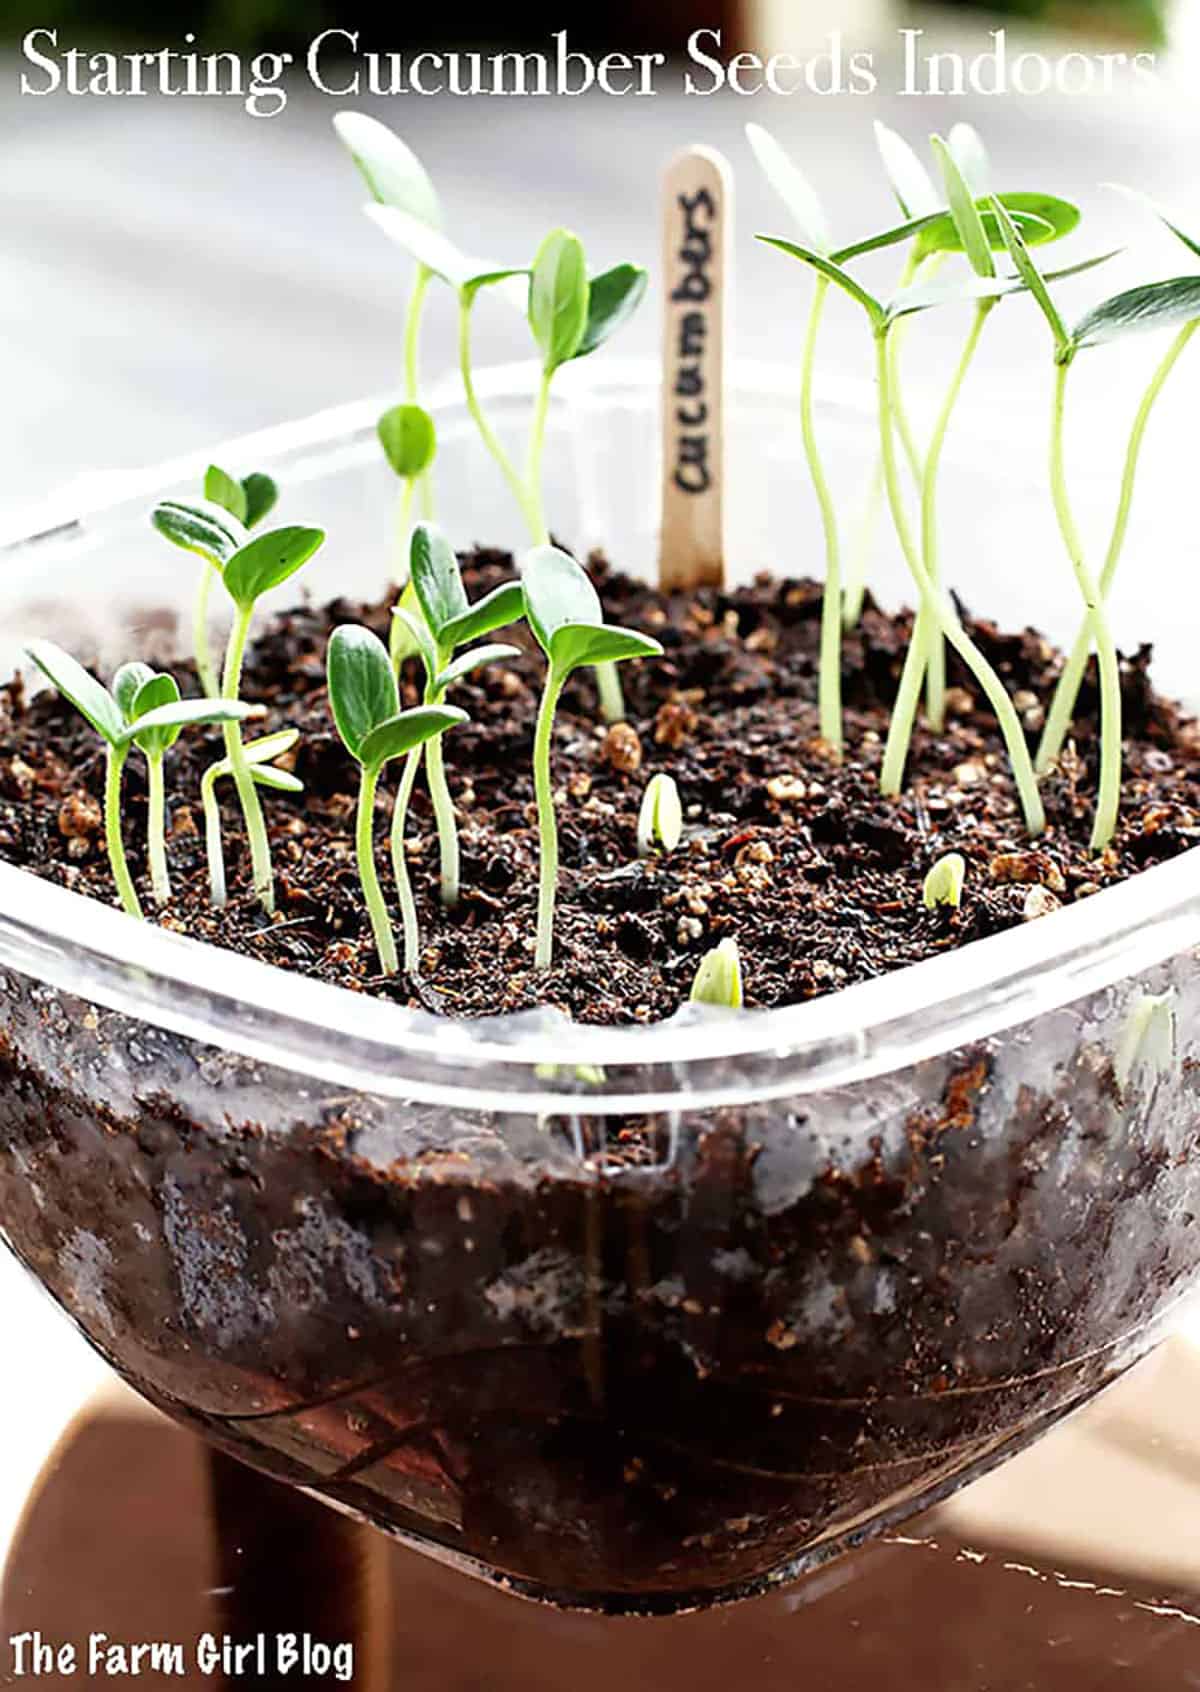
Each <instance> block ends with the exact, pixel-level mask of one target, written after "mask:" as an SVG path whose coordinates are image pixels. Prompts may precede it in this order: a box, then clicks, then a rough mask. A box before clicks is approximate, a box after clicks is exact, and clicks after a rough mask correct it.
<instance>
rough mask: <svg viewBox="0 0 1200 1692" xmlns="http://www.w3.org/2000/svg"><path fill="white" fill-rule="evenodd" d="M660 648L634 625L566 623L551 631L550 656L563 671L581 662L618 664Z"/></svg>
mask: <svg viewBox="0 0 1200 1692" xmlns="http://www.w3.org/2000/svg"><path fill="white" fill-rule="evenodd" d="M661 652H662V646H661V645H660V644H659V642H658V641H657V640H653V639H652V638H651V637H650V636H649V635H643V634H638V633H637V632H636V630H634V629H622V628H617V627H612V626H610V625H609V624H607V623H600V624H596V625H591V626H589V625H588V624H586V623H568V624H566V625H565V626H564V627H563V628H560V629H556V630H555V632H554V634H553V635H551V637H550V650H549V658H550V662H551V664H552V665H553V667H554V668H555V669H556V670H558V671H560V672H562V673H565V672H567V671H569V670H576V669H578V668H579V666H580V665H581V664H619V663H621V662H622V660H623V659H626V658H657V657H658V656H659V655H660V654H661Z"/></svg>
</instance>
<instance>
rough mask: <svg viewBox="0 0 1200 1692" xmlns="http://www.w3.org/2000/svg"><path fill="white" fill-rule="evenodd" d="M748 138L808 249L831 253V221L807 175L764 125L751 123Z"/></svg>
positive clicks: (765, 173)
mask: <svg viewBox="0 0 1200 1692" xmlns="http://www.w3.org/2000/svg"><path fill="white" fill-rule="evenodd" d="M746 139H747V141H749V143H750V146H751V149H752V151H753V153H754V156H755V158H756V159H757V160H758V163H759V166H760V167H761V169H762V173H763V175H764V176H765V177H766V179H767V181H768V182H769V183H770V184H771V187H772V188H774V190H775V192H776V193H777V194H778V195H779V198H780V199H781V200H782V201H783V203H784V205H785V206H786V207H787V209H788V210H789V211H790V212H791V214H792V216H793V217H794V218H795V220H796V223H797V225H798V226H799V229H800V234H801V236H802V237H803V239H804V244H805V246H808V247H811V248H812V249H813V251H814V252H817V253H828V252H829V251H830V249H831V248H832V246H833V236H832V234H831V232H830V228H829V219H828V218H827V217H826V216H825V208H824V206H822V204H821V201H820V198H819V196H818V194H817V192H816V190H815V189H814V188H813V186H812V184H811V183H810V182H809V180H808V178H807V176H805V174H804V172H803V171H802V170H801V169H800V167H799V165H797V164H795V163H793V161H792V159H791V158H789V156H788V154H787V153H786V152H785V151H784V150H783V148H782V147H781V146H780V145H779V143H778V141H776V139H775V137H774V136H773V135H772V134H771V133H770V131H769V130H766V129H764V128H763V127H762V125H761V124H759V123H748V124H747V125H746Z"/></svg>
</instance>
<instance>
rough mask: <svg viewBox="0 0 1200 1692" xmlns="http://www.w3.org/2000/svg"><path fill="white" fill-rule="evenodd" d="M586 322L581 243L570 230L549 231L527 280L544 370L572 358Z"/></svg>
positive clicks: (584, 264) (531, 319)
mask: <svg viewBox="0 0 1200 1692" xmlns="http://www.w3.org/2000/svg"><path fill="white" fill-rule="evenodd" d="M587 322H588V279H587V261H586V259H585V257H584V252H583V244H582V242H581V241H580V240H579V237H578V236H576V235H572V234H571V232H570V230H569V229H552V230H551V231H550V233H549V235H547V236H546V239H545V240H544V241H543V242H542V244H541V246H540V247H539V248H538V252H537V257H536V258H535V259H534V261H533V270H532V273H531V275H530V278H529V327H530V329H532V331H533V338H534V340H535V341H536V342H537V344H538V347H539V348H540V350H541V354H542V368H543V369H544V370H546V371H547V372H549V371H552V370H557V369H558V367H559V365H560V364H566V363H568V361H569V360H570V359H573V358H574V357H575V354H576V353H577V352H578V351H579V347H580V343H581V342H582V340H583V335H584V330H585V329H586V328H587Z"/></svg>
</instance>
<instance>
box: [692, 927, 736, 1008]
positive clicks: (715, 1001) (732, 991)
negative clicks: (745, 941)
mask: <svg viewBox="0 0 1200 1692" xmlns="http://www.w3.org/2000/svg"><path fill="white" fill-rule="evenodd" d="M688 996H689V998H690V999H691V1001H692V1003H693V1004H694V1005H719V1006H720V1007H721V1008H722V1009H723V1010H741V1009H742V1005H743V1000H744V995H743V991H742V959H741V954H740V953H739V951H738V943H737V941H736V940H722V941H721V942H720V944H719V945H716V946H714V947H713V948H712V950H711V951H710V952H705V954H704V956H703V957H702V958H701V959H700V967H699V968H698V969H697V971H696V974H695V978H694V980H693V981H692V990H691V993H690V994H689V995H688Z"/></svg>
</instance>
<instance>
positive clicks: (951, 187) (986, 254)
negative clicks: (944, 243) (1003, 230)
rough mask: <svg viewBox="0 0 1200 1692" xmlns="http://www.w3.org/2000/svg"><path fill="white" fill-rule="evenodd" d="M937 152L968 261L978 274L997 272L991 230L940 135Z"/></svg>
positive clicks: (951, 213) (935, 138) (934, 151)
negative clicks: (984, 221) (985, 226)
mask: <svg viewBox="0 0 1200 1692" xmlns="http://www.w3.org/2000/svg"><path fill="white" fill-rule="evenodd" d="M931 145H932V147H933V155H934V157H935V158H936V159H937V162H938V164H939V165H940V166H941V171H942V180H943V182H944V183H945V185H946V198H947V200H948V201H949V202H950V216H951V217H952V218H953V219H954V226H955V228H956V229H957V230H958V238H959V240H960V241H961V242H962V245H963V251H964V252H965V253H966V255H967V262H968V263H969V264H970V266H971V269H972V270H973V271H974V272H975V274H976V276H994V275H995V274H996V265H995V261H994V260H993V258H992V248H991V243H990V242H989V241H988V238H987V231H986V230H985V229H984V227H983V222H982V220H981V218H980V216H979V211H978V209H977V207H976V205H975V199H974V196H973V195H972V193H971V190H970V188H968V186H967V184H966V181H965V180H964V178H963V174H962V171H961V170H959V168H958V165H957V164H956V162H955V160H954V157H953V155H952V154H951V152H950V149H949V148H948V147H947V145H946V143H945V142H944V141H943V140H942V138H941V136H940V135H935V136H934V137H933V140H932V142H931Z"/></svg>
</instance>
